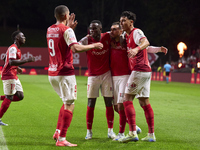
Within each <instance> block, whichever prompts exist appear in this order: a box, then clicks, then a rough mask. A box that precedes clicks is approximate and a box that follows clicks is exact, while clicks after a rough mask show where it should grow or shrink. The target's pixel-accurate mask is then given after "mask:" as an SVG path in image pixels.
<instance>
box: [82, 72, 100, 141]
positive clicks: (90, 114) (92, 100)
mask: <svg viewBox="0 0 200 150" xmlns="http://www.w3.org/2000/svg"><path fill="white" fill-rule="evenodd" d="M100 85H101V82H100V76H91V77H88V81H87V98H88V104H87V112H86V124H87V133H86V136H85V139H86V140H90V139H92V124H93V119H94V109H95V104H96V99H97V97H99V88H100Z"/></svg>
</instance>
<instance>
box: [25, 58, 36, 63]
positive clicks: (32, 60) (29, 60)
mask: <svg viewBox="0 0 200 150" xmlns="http://www.w3.org/2000/svg"><path fill="white" fill-rule="evenodd" d="M34 61H35V57H29V58H28V59H27V62H34Z"/></svg>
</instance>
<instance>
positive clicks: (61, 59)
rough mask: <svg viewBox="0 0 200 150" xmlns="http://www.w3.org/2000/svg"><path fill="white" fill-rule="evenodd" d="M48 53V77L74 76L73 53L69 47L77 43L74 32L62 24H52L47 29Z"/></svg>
mask: <svg viewBox="0 0 200 150" xmlns="http://www.w3.org/2000/svg"><path fill="white" fill-rule="evenodd" d="M46 38H47V44H48V51H49V69H48V75H49V76H64V75H74V67H73V53H72V51H71V49H70V46H72V45H73V44H76V43H77V40H76V36H75V34H74V31H73V30H72V29H71V28H69V27H67V26H65V25H64V24H58V25H56V24H54V25H52V26H50V27H49V28H48V29H47V35H46Z"/></svg>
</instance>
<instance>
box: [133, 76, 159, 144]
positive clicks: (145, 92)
mask: <svg viewBox="0 0 200 150" xmlns="http://www.w3.org/2000/svg"><path fill="white" fill-rule="evenodd" d="M142 76H143V77H144V79H143V81H144V84H143V88H142V90H141V91H140V93H139V94H138V95H137V96H136V97H137V98H138V99H139V103H140V106H141V107H142V108H143V110H144V114H145V118H146V122H147V124H148V128H149V131H148V135H147V137H145V138H143V139H142V140H143V141H150V142H154V141H156V138H155V135H154V112H153V109H152V107H151V104H150V102H149V95H150V84H151V73H142ZM145 78H146V79H145Z"/></svg>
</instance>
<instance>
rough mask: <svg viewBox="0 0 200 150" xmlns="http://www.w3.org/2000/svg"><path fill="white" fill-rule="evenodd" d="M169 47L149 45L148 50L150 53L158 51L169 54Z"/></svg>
mask: <svg viewBox="0 0 200 150" xmlns="http://www.w3.org/2000/svg"><path fill="white" fill-rule="evenodd" d="M167 51H168V49H167V48H166V47H164V46H161V47H156V46H148V47H147V52H148V53H158V52H163V53H165V55H166V54H167Z"/></svg>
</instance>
